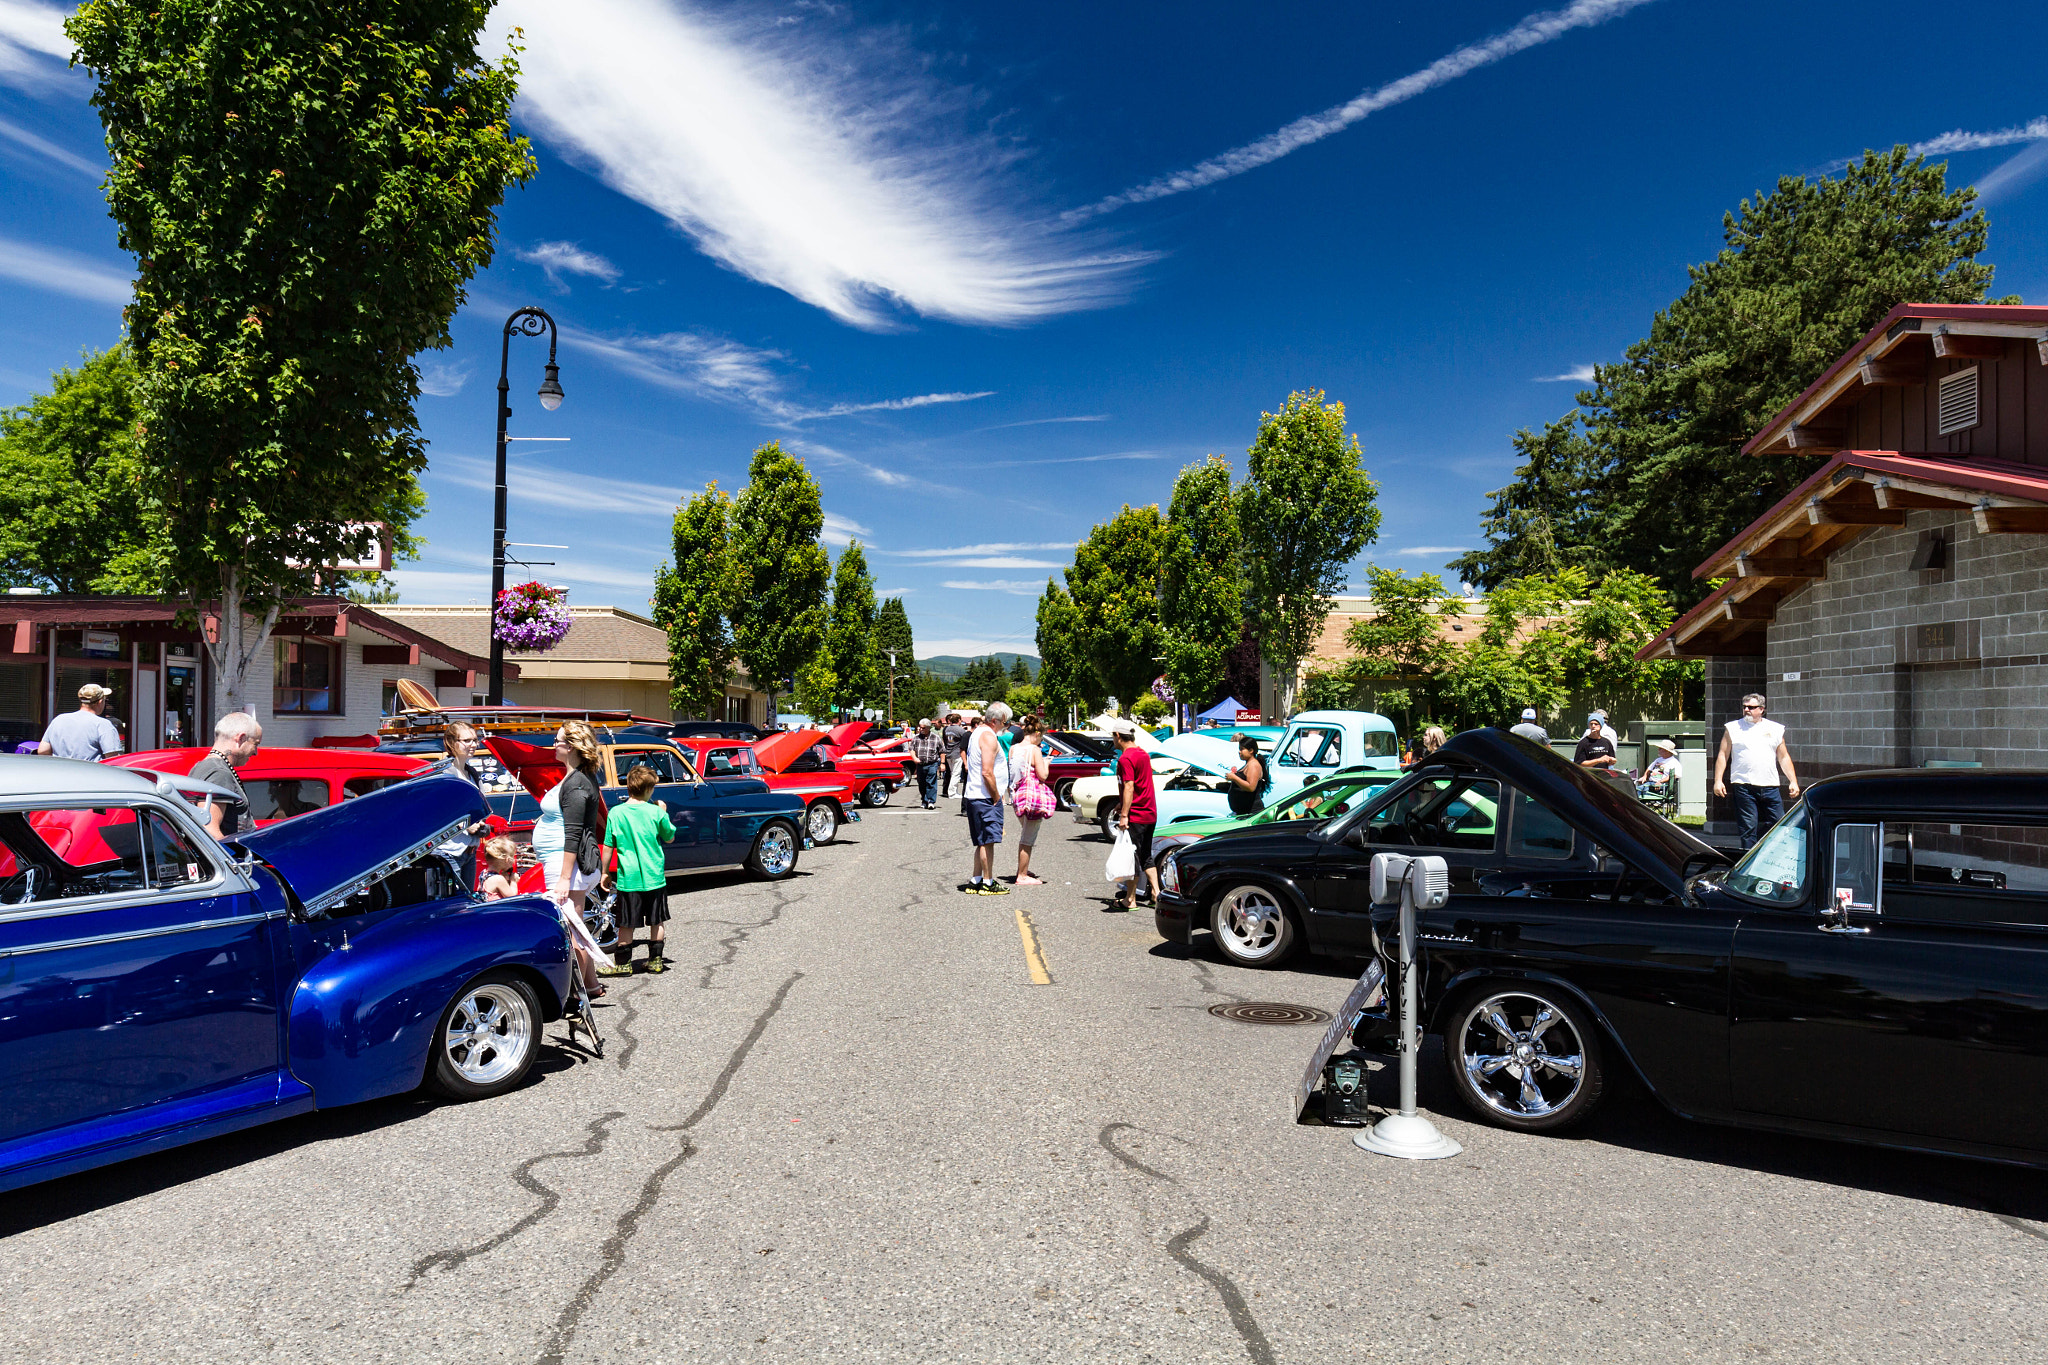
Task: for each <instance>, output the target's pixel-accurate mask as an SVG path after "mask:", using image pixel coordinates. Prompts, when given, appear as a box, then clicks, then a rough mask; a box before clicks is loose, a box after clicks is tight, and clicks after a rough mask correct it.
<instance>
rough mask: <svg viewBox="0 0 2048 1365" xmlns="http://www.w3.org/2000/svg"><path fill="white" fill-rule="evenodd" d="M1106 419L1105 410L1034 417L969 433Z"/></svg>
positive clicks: (1103, 420) (1107, 418) (977, 428)
mask: <svg viewBox="0 0 2048 1365" xmlns="http://www.w3.org/2000/svg"><path fill="white" fill-rule="evenodd" d="M1108 420H1109V414H1108V413H1106V412H1091V413H1084V414H1082V415H1081V416H1078V417H1034V418H1032V419H1031V420H1030V421H1028V422H999V423H997V424H996V425H995V426H992V427H976V428H975V430H974V432H970V433H969V434H970V435H973V434H977V433H979V432H983V431H1009V430H1010V429H1012V428H1013V427H1045V426H1052V425H1054V424H1055V423H1059V422H1107V421H1108Z"/></svg>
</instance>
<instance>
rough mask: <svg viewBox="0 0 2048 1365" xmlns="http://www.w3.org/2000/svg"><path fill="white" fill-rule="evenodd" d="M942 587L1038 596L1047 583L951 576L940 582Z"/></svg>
mask: <svg viewBox="0 0 2048 1365" xmlns="http://www.w3.org/2000/svg"><path fill="white" fill-rule="evenodd" d="M939 586H940V587H942V588H960V589H963V590H965V591H968V592H1006V593H1009V594H1010V595H1011V596H1013V597H1036V596H1038V595H1039V594H1040V593H1042V592H1044V591H1045V584H1043V583H1040V582H1038V581H1037V580H1036V579H1031V578H1026V579H1008V578H994V579H989V580H987V581H986V582H977V581H974V580H971V579H965V578H949V579H947V580H946V581H945V582H943V583H941V584H939Z"/></svg>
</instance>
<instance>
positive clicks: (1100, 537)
mask: <svg viewBox="0 0 2048 1365" xmlns="http://www.w3.org/2000/svg"><path fill="white" fill-rule="evenodd" d="M1165 539H1166V522H1165V519H1164V518H1162V517H1161V516H1160V515H1159V509H1158V508H1157V507H1155V506H1147V507H1131V506H1128V505H1127V506H1125V508H1124V509H1123V510H1122V511H1121V512H1119V513H1117V514H1116V516H1114V517H1112V518H1111V519H1110V520H1109V521H1107V522H1104V523H1103V524H1101V525H1099V526H1097V527H1096V528H1095V529H1094V530H1092V531H1090V532H1089V533H1088V538H1087V539H1086V540H1083V541H1082V542H1081V543H1080V544H1079V545H1076V546H1075V547H1074V564H1073V567H1072V568H1070V569H1068V570H1067V591H1068V593H1069V594H1070V595H1071V596H1072V597H1073V601H1074V609H1075V611H1076V612H1078V613H1079V615H1080V623H1081V624H1080V629H1081V638H1082V640H1083V641H1084V642H1085V644H1084V648H1085V651H1086V658H1087V662H1088V667H1089V668H1090V670H1091V671H1092V672H1093V673H1094V676H1095V678H1096V680H1098V681H1099V682H1100V683H1101V685H1102V686H1103V687H1104V688H1106V689H1108V690H1109V691H1110V692H1111V693H1114V694H1115V696H1116V697H1117V699H1118V700H1119V701H1121V702H1123V703H1124V704H1125V705H1129V704H1130V703H1131V702H1132V701H1134V700H1136V698H1137V696H1138V694H1139V693H1140V692H1143V691H1144V690H1145V689H1146V688H1148V687H1150V686H1151V685H1152V680H1153V679H1154V678H1156V677H1158V676H1159V663H1158V659H1159V655H1160V653H1161V651H1162V649H1163V648H1164V645H1165V640H1166V636H1165V632H1164V631H1162V630H1161V629H1160V626H1159V556H1160V550H1161V548H1162V546H1163V544H1164V542H1165ZM1039 657H1040V658H1044V657H1045V651H1044V649H1043V648H1041V649H1040V650H1039ZM1092 690H1093V689H1091V691H1092Z"/></svg>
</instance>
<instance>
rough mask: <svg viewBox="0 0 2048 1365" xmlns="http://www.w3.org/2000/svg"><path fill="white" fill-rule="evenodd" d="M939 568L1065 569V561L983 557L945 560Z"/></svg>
mask: <svg viewBox="0 0 2048 1365" xmlns="http://www.w3.org/2000/svg"><path fill="white" fill-rule="evenodd" d="M939 567H941V568H946V569H1064V568H1066V567H1067V564H1066V561H1065V560H1063V559H1024V558H1021V557H1019V556H1017V555H983V556H979V557H977V558H973V559H945V560H941V561H939Z"/></svg>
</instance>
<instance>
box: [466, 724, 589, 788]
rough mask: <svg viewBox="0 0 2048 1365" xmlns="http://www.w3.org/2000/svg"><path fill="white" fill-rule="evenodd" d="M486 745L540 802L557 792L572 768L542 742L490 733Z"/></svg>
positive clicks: (485, 738) (552, 748)
mask: <svg viewBox="0 0 2048 1365" xmlns="http://www.w3.org/2000/svg"><path fill="white" fill-rule="evenodd" d="M484 747H485V748H486V749H489V750H490V751H491V756H492V757H493V758H495V759H497V760H498V762H500V763H502V764H504V765H505V770H506V771H507V772H509V773H511V774H512V775H513V776H514V777H516V778H518V779H519V785H520V786H522V787H524V788H526V790H527V791H529V792H531V793H533V799H534V800H536V801H538V800H540V799H541V798H542V797H544V796H546V795H547V794H548V793H549V792H551V791H553V790H554V789H555V785H556V784H557V783H559V782H560V781H561V780H562V778H563V777H565V776H566V775H567V774H568V771H569V770H568V769H567V768H565V767H563V766H562V764H561V762H560V761H559V760H557V759H556V758H555V750H554V746H553V745H549V746H548V747H547V748H545V749H543V748H542V747H541V746H540V745H538V744H521V743H520V742H519V741H518V740H516V739H506V738H505V737H504V736H503V735H486V736H485V737H484Z"/></svg>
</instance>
